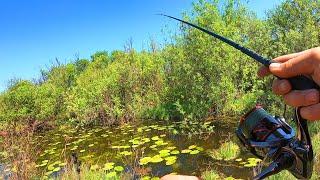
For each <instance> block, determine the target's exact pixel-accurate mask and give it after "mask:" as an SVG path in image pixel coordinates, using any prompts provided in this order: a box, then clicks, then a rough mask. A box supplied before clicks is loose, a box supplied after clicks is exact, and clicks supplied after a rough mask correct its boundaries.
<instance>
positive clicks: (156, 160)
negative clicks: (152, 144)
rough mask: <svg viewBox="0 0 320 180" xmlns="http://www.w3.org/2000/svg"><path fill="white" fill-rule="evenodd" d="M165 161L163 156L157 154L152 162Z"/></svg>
mask: <svg viewBox="0 0 320 180" xmlns="http://www.w3.org/2000/svg"><path fill="white" fill-rule="evenodd" d="M161 161H163V159H162V156H161V155H155V156H153V157H152V159H151V162H152V163H159V162H161Z"/></svg>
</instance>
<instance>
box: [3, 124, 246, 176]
mask: <svg viewBox="0 0 320 180" xmlns="http://www.w3.org/2000/svg"><path fill="white" fill-rule="evenodd" d="M231 122H236V121H231ZM235 128H236V124H235V123H220V122H219V121H213V122H201V123H199V122H193V123H183V122H180V123H179V122H176V123H170V124H167V123H166V122H152V121H147V122H144V123H142V124H138V125H130V124H127V125H124V126H121V127H114V128H101V127H96V128H90V129H66V130H53V131H50V132H47V133H45V134H39V135H36V136H35V137H34V140H33V142H32V143H34V144H35V145H37V146H39V149H38V151H39V152H40V155H39V157H38V158H37V161H36V164H37V169H38V173H39V176H51V177H52V176H58V175H59V173H61V171H63V169H64V166H66V162H70V161H72V158H70V157H72V154H76V156H77V158H78V159H79V161H81V163H83V164H88V165H90V166H91V168H102V169H103V168H104V170H107V171H108V170H110V169H113V168H115V166H118V169H120V170H121V168H119V166H121V167H122V168H123V171H125V172H127V173H130V174H133V175H135V176H136V177H142V176H146V175H150V176H158V177H160V176H163V175H165V174H168V173H178V174H185V175H196V176H200V175H201V173H202V172H204V171H206V170H211V169H214V170H215V171H217V172H218V173H221V174H224V175H225V176H232V177H234V178H243V179H247V178H248V177H252V169H251V168H249V167H244V166H243V165H241V164H239V162H237V161H235V160H234V159H233V160H218V159H214V158H212V157H210V156H209V155H208V153H207V151H209V150H215V149H218V148H219V147H220V146H221V144H222V143H224V142H226V141H234V142H237V139H236V138H235V135H234V131H235ZM240 157H241V158H243V159H245V158H246V157H248V156H246V154H244V153H241V154H240V155H239V156H238V157H237V158H240ZM108 163H109V165H111V164H112V167H108V165H107V164H108ZM110 163H111V164H110ZM0 168H1V166H0ZM0 170H1V169H0Z"/></svg>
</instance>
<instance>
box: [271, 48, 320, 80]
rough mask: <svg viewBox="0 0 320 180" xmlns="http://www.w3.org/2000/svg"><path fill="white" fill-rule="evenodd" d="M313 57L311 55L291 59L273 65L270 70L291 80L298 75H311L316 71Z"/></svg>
mask: <svg viewBox="0 0 320 180" xmlns="http://www.w3.org/2000/svg"><path fill="white" fill-rule="evenodd" d="M311 56H312V55H311V54H310V53H306V54H303V55H301V56H298V57H295V58H292V59H289V60H288V61H285V62H283V63H278V62H275V63H271V64H270V66H269V70H270V72H271V73H272V74H274V75H276V76H279V77H282V78H289V77H294V76H297V75H302V74H304V75H311V74H312V73H313V71H314V66H313V61H312V57H311Z"/></svg>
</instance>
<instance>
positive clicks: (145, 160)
mask: <svg viewBox="0 0 320 180" xmlns="http://www.w3.org/2000/svg"><path fill="white" fill-rule="evenodd" d="M151 161H152V158H151V157H148V156H147V157H144V158H141V159H140V161H139V164H140V165H146V164H148V163H149V162H151Z"/></svg>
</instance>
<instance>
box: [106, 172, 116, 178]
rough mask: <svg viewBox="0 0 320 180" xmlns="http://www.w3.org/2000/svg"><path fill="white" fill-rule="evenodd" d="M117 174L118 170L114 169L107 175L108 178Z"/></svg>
mask: <svg viewBox="0 0 320 180" xmlns="http://www.w3.org/2000/svg"><path fill="white" fill-rule="evenodd" d="M116 175H117V172H115V171H112V172H109V173H108V174H107V175H106V177H107V178H112V177H115V176H116Z"/></svg>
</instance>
